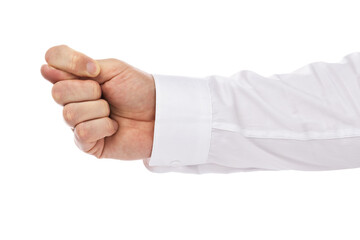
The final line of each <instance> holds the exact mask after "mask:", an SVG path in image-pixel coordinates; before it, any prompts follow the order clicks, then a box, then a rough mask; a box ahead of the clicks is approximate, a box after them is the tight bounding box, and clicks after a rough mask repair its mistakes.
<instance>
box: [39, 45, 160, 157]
mask: <svg viewBox="0 0 360 240" xmlns="http://www.w3.org/2000/svg"><path fill="white" fill-rule="evenodd" d="M45 59H46V62H47V63H48V65H46V64H45V65H43V66H42V67H41V73H42V75H43V77H44V78H45V79H47V80H49V81H50V82H52V83H53V84H54V85H53V88H52V96H53V98H54V100H55V101H56V102H57V103H59V104H61V105H63V106H64V108H63V115H64V119H65V121H66V122H67V123H68V124H69V125H70V126H71V127H72V128H73V131H74V140H75V143H76V145H77V146H78V147H79V148H80V149H81V150H83V151H84V152H86V153H89V154H92V155H94V156H96V157H97V158H115V159H122V160H133V159H141V158H148V157H150V156H151V150H152V144H153V134H154V121H155V83H154V78H153V76H152V75H151V74H148V73H146V72H143V71H141V70H139V69H137V68H135V67H133V66H131V65H129V64H127V63H125V62H123V61H120V60H117V59H102V60H96V61H95V60H93V59H91V58H89V57H88V56H86V55H84V54H82V53H79V52H77V51H75V50H73V49H71V48H69V47H68V46H65V45H60V46H55V47H52V48H50V49H49V50H48V51H47V52H46V54H45Z"/></svg>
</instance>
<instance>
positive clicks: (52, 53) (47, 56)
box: [45, 44, 69, 62]
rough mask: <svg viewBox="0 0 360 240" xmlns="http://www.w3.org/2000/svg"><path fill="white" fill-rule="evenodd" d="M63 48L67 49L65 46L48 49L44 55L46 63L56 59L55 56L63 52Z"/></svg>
mask: <svg viewBox="0 0 360 240" xmlns="http://www.w3.org/2000/svg"><path fill="white" fill-rule="evenodd" d="M65 48H69V47H68V46H67V45H64V44H62V45H57V46H54V47H51V48H49V49H48V50H47V51H46V53H45V60H46V62H51V60H52V59H53V58H54V57H56V55H57V54H58V53H59V52H61V51H62V50H64V49H65Z"/></svg>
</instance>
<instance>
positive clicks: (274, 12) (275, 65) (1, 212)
mask: <svg viewBox="0 0 360 240" xmlns="http://www.w3.org/2000/svg"><path fill="white" fill-rule="evenodd" d="M357 3H358V1H345V0H341V1H336V0H334V1H332V0H326V1H319V0H302V1H290V0H275V1H269V0H247V1H240V0H237V1H225V0H221V1H220V0H218V1H210V0H207V1H196V0H182V1H169V0H168V1H165V0H164V1H149V0H148V1H146V0H126V1H124V0H119V1H107V0H102V1H91V0H88V1H74V0H71V1H68V0H62V1H25V0H24V1H1V3H0V26H1V28H0V31H1V32H0V36H1V37H0V71H1V74H0V82H1V85H0V90H1V91H0V107H1V108H0V114H1V118H0V123H1V124H0V136H1V138H0V141H1V142H0V143H1V144H0V148H1V151H0V239H4V240H8V239H37V240H40V239H47V240H48V239H127V240H131V239H157V240H158V239H359V238H360V228H359V223H360V187H359V186H360V185H359V183H360V169H350V170H340V171H327V172H326V171H325V172H297V171H280V172H250V173H235V174H205V175H191V174H181V173H168V174H156V173H151V172H149V171H148V170H147V169H146V168H145V167H144V166H143V163H142V161H132V162H127V161H120V160H111V159H101V160H99V159H96V158H95V157H92V156H90V155H86V154H85V153H83V152H81V151H80V150H78V149H77V148H76V146H75V144H74V142H73V136H72V134H73V133H72V131H71V130H70V129H69V128H68V126H67V125H66V124H65V122H64V121H63V119H62V108H61V107H60V106H59V105H57V104H56V103H55V102H54V101H53V100H52V98H51V83H49V82H48V81H46V80H44V79H43V78H42V77H41V74H40V66H41V64H43V63H45V60H44V54H45V52H46V50H47V49H48V48H50V47H52V46H54V45H58V44H67V45H68V46H70V47H72V48H74V49H76V50H78V51H81V52H84V53H86V54H87V55H89V56H91V57H93V58H95V59H100V58H110V57H112V58H118V59H121V60H123V61H126V62H128V63H130V64H131V65H133V66H136V67H138V68H140V69H142V70H144V71H147V72H149V73H158V74H172V75H184V76H196V77H202V76H208V75H212V74H217V75H224V76H230V75H232V74H234V73H235V72H238V71H240V70H245V69H247V70H252V71H255V72H257V73H259V74H263V75H271V74H275V73H287V72H291V71H294V70H295V69H298V68H300V67H302V66H303V65H306V64H308V63H310V62H314V61H328V62H338V61H340V60H341V58H342V57H343V56H345V55H346V54H349V53H351V52H354V51H359V48H360V24H359V23H360V12H359V6H357V5H356V4H357ZM184 94H186V93H184ZM359 147H360V146H359ZM359 158H360V156H359Z"/></svg>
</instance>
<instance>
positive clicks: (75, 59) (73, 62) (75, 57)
mask: <svg viewBox="0 0 360 240" xmlns="http://www.w3.org/2000/svg"><path fill="white" fill-rule="evenodd" d="M79 60H80V55H79V54H78V53H76V52H74V53H72V55H71V58H70V61H69V65H68V68H69V69H70V71H73V72H76V71H77V70H78V67H79Z"/></svg>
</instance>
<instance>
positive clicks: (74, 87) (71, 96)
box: [51, 80, 102, 105]
mask: <svg viewBox="0 0 360 240" xmlns="http://www.w3.org/2000/svg"><path fill="white" fill-rule="evenodd" d="M51 93H52V96H53V98H54V100H55V102H57V103H58V104H60V105H66V104H68V103H71V102H83V101H91V100H97V99H100V97H101V94H102V92H101V87H100V85H99V83H97V82H96V81H93V80H63V81H59V82H57V83H55V84H54V85H53V87H52V91H51Z"/></svg>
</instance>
